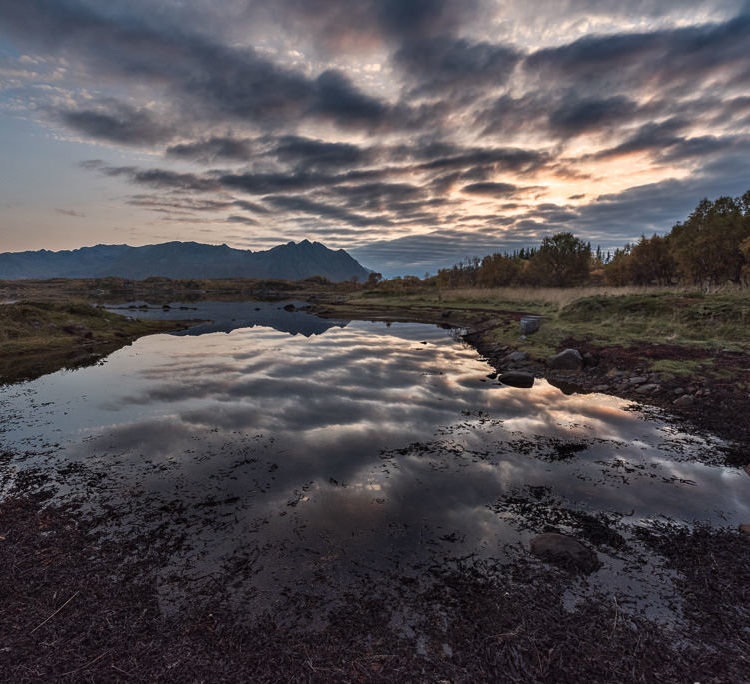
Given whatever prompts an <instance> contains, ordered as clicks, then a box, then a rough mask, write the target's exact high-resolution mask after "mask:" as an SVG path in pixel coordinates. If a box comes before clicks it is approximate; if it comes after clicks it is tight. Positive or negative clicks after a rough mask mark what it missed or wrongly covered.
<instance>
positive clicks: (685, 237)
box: [670, 193, 750, 287]
mask: <svg viewBox="0 0 750 684" xmlns="http://www.w3.org/2000/svg"><path fill="white" fill-rule="evenodd" d="M748 209H750V193H745V195H743V196H742V197H741V198H737V199H733V198H731V197H719V198H718V199H717V200H716V201H714V202H710V201H709V200H707V199H704V200H703V201H702V202H700V203H699V204H698V206H697V207H696V208H695V210H694V211H693V213H692V214H690V217H689V218H688V220H687V221H685V222H684V223H678V224H677V225H675V226H674V228H672V232H671V233H670V242H671V243H672V253H673V256H674V259H675V262H676V264H677V270H678V272H679V274H680V276H681V277H682V278H683V279H684V280H687V281H690V282H693V283H697V284H701V285H703V286H705V287H710V286H711V285H715V284H717V283H722V282H727V281H732V282H739V280H740V275H741V272H742V267H743V266H744V265H745V257H744V255H743V253H742V251H741V250H740V244H741V243H742V242H743V241H744V240H745V239H747V238H748V237H750V211H748Z"/></svg>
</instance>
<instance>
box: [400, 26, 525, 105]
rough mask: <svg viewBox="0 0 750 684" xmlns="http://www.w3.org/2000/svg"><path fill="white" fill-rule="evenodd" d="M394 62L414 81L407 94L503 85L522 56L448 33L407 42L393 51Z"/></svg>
mask: <svg viewBox="0 0 750 684" xmlns="http://www.w3.org/2000/svg"><path fill="white" fill-rule="evenodd" d="M394 59H395V61H396V64H398V66H399V67H401V68H402V69H404V70H405V71H406V72H407V73H408V74H409V76H410V78H412V79H414V80H415V81H416V84H415V85H414V86H413V88H412V90H411V93H410V96H411V97H414V96H419V95H432V94H438V93H448V92H456V91H460V92H462V93H463V94H464V96H465V94H466V92H467V91H470V89H472V88H475V87H481V88H493V87H494V88H499V87H500V86H503V85H505V83H507V81H508V79H509V78H510V76H511V74H512V73H513V70H514V69H515V67H516V65H517V64H518V63H519V61H520V59H521V55H520V54H519V53H518V52H517V51H516V50H514V49H512V48H510V47H506V46H503V45H493V44H491V43H471V42H470V41H467V40H465V39H456V38H453V37H451V36H441V37H438V38H431V39H425V40H420V41H410V42H407V43H406V44H405V45H404V46H403V47H401V48H400V49H399V50H398V52H396V54H395V57H394Z"/></svg>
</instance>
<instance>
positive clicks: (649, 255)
mask: <svg viewBox="0 0 750 684" xmlns="http://www.w3.org/2000/svg"><path fill="white" fill-rule="evenodd" d="M429 281H431V282H432V283H434V284H435V285H437V286H439V287H473V286H480V287H505V286H509V285H531V286H544V287H570V286H575V285H583V284H586V283H593V282H603V283H606V284H608V285H671V284H684V285H699V286H702V287H713V286H716V285H721V284H724V283H742V284H744V285H750V190H749V191H748V192H746V193H745V194H744V195H742V197H737V198H732V197H719V198H718V199H717V200H715V201H713V202H711V201H709V200H707V199H704V200H703V201H702V202H700V203H699V204H698V206H697V207H696V208H695V210H694V211H693V212H692V213H691V214H690V216H689V217H688V219H687V220H686V221H684V222H681V223H677V224H676V225H675V226H674V227H673V228H672V229H671V231H670V232H669V233H668V234H666V235H653V236H652V237H649V238H647V237H645V236H643V237H641V239H640V240H639V241H638V242H637V243H635V244H633V245H625V247H623V248H622V249H617V250H615V251H614V253H607V254H603V253H602V252H601V250H599V249H597V250H596V251H595V252H592V250H591V245H590V244H589V243H586V242H583V241H582V240H580V239H579V238H577V237H575V236H574V235H573V234H572V233H558V234H556V235H553V236H552V237H545V238H544V239H543V240H542V243H541V245H539V246H538V247H534V248H531V249H521V250H519V251H516V252H513V253H511V254H507V253H505V254H491V255H489V256H486V257H484V259H481V260H480V259H470V260H468V261H466V262H464V263H461V264H457V265H456V266H453V267H452V268H447V269H442V270H440V271H439V272H438V274H437V275H436V276H435V277H434V278H431V279H429Z"/></svg>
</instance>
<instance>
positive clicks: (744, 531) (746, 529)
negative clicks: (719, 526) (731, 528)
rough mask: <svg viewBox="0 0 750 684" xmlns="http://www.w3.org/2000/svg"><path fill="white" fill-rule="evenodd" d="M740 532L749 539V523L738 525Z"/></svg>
mask: <svg viewBox="0 0 750 684" xmlns="http://www.w3.org/2000/svg"><path fill="white" fill-rule="evenodd" d="M740 533H741V534H744V535H745V536H746V537H747V538H748V539H750V523H745V524H744V525H740Z"/></svg>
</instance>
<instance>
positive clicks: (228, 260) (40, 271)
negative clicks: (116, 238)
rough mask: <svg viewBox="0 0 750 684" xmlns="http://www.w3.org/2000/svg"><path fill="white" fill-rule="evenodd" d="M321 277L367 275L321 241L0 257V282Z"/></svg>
mask: <svg viewBox="0 0 750 684" xmlns="http://www.w3.org/2000/svg"><path fill="white" fill-rule="evenodd" d="M316 275H317V276H323V277H325V278H328V279H329V280H332V281H335V282H339V281H342V280H349V279H351V278H352V277H354V276H356V277H357V278H358V279H359V280H366V279H367V277H368V275H369V271H367V269H365V268H363V267H362V265H361V264H360V263H359V262H358V261H356V260H355V259H353V258H352V257H351V256H349V254H347V253H346V252H345V251H344V250H343V249H339V250H335V251H334V250H332V249H328V247H326V246H325V245H322V244H320V243H319V242H310V241H309V240H303V241H302V242H298V243H294V242H288V243H287V244H285V245H279V246H278V247H274V248H272V249H269V250H267V251H263V252H251V251H250V250H244V249H232V248H231V247H227V245H204V244H200V243H198V242H165V243H163V244H159V245H145V246H144V247H130V246H129V245H96V246H95V247H81V248H80V249H74V250H69V251H61V252H50V251H48V250H46V249H43V250H40V251H38V252H4V253H2V254H0V280H19V279H22V278H33V279H46V278H106V277H107V276H119V277H121V278H132V279H134V280H142V279H143V278H148V277H149V276H164V277H166V278H278V279H281V280H304V279H305V278H310V277H312V276H316Z"/></svg>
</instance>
